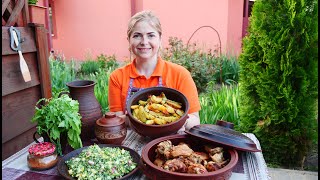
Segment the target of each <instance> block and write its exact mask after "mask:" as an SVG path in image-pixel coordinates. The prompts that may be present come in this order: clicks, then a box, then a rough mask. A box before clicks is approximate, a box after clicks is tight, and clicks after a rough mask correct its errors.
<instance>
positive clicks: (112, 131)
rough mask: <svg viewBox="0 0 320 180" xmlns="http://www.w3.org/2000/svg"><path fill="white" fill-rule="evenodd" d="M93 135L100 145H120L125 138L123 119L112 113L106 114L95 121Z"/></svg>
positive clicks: (125, 131)
mask: <svg viewBox="0 0 320 180" xmlns="http://www.w3.org/2000/svg"><path fill="white" fill-rule="evenodd" d="M94 133H95V136H96V138H97V140H98V141H99V142H100V143H103V144H118V145H120V144H121V143H122V142H123V140H124V139H125V138H126V135H127V128H126V124H125V121H124V119H122V118H120V117H118V116H116V114H115V113H114V112H107V113H106V114H105V116H104V117H102V118H100V119H98V120H97V121H96V125H95V128H94Z"/></svg>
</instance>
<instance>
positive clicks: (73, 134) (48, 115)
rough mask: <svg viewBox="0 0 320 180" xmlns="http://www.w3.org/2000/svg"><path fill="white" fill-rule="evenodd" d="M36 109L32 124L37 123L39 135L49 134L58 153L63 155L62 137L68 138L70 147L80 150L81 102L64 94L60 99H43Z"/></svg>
mask: <svg viewBox="0 0 320 180" xmlns="http://www.w3.org/2000/svg"><path fill="white" fill-rule="evenodd" d="M41 103H44V104H45V105H43V106H41V108H39V107H37V106H36V107H35V110H36V111H35V114H34V116H33V118H32V120H31V122H33V123H34V122H36V123H38V124H37V132H38V134H39V135H43V134H47V135H48V136H49V138H50V141H51V142H53V143H54V144H55V145H56V146H57V151H58V153H59V154H60V155H62V150H61V141H60V140H61V135H62V134H66V135H67V136H68V143H69V145H70V146H71V147H72V148H74V149H78V148H81V147H82V142H81V138H80V133H81V116H80V114H79V102H78V101H76V100H73V99H71V98H70V97H69V96H68V95H66V94H64V95H62V96H61V97H59V98H50V99H45V98H42V99H40V100H39V101H38V102H37V105H40V104H41Z"/></svg>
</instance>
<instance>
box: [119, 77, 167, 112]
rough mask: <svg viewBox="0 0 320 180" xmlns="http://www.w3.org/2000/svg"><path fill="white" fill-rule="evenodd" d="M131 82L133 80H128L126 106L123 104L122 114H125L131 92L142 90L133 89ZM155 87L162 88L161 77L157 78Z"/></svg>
mask: <svg viewBox="0 0 320 180" xmlns="http://www.w3.org/2000/svg"><path fill="white" fill-rule="evenodd" d="M133 80H134V79H133V78H130V81H129V88H128V93H127V97H126V104H125V107H124V110H123V112H125V110H126V107H127V104H128V101H129V99H130V97H131V94H132V92H133V91H132V90H133V89H135V90H136V92H138V91H140V90H142V89H144V88H135V87H133ZM157 86H158V87H162V86H163V84H162V77H161V76H159V78H158V85H157Z"/></svg>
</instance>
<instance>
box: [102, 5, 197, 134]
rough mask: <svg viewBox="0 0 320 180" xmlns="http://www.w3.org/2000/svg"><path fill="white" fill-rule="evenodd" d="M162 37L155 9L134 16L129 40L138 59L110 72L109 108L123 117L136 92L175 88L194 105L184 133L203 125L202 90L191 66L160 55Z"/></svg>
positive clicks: (190, 110)
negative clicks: (192, 75)
mask: <svg viewBox="0 0 320 180" xmlns="http://www.w3.org/2000/svg"><path fill="white" fill-rule="evenodd" d="M161 36H162V29H161V24H160V21H159V19H158V18H157V17H156V16H155V14H154V13H153V12H151V11H141V12H138V13H137V14H135V15H134V16H132V18H131V19H130V21H129V24H128V30H127V39H128V42H129V51H130V54H133V55H134V56H135V58H134V59H133V61H132V62H131V63H130V64H128V65H126V66H124V67H121V68H118V69H116V70H115V71H114V72H112V74H111V75H110V79H109V94H108V98H109V99H108V100H109V108H110V111H112V112H116V114H117V115H118V116H121V115H124V114H125V108H126V102H127V101H128V99H129V98H130V96H131V95H132V94H133V93H134V92H137V91H139V90H141V89H143V88H148V87H154V86H165V87H169V88H173V89H176V90H178V91H180V92H181V93H183V94H184V95H185V96H186V97H187V99H188V101H189V104H190V109H189V112H188V114H189V118H188V119H187V121H186V123H185V124H184V126H183V127H182V128H181V129H180V130H179V132H182V131H184V130H185V129H190V128H191V127H193V126H195V125H198V124H200V119H199V111H200V103H199V99H198V92H197V88H196V85H195V83H194V81H193V79H192V77H191V75H190V72H189V71H188V70H187V69H185V68H184V67H182V66H180V65H177V64H174V63H171V62H168V61H165V60H163V59H162V58H161V57H160V56H159V50H160V47H161ZM122 117H123V116H122ZM126 121H128V120H126Z"/></svg>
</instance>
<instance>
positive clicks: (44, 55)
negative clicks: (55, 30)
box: [29, 23, 52, 98]
mask: <svg viewBox="0 0 320 180" xmlns="http://www.w3.org/2000/svg"><path fill="white" fill-rule="evenodd" d="M29 26H30V27H33V28H34V29H35V36H36V37H35V39H36V48H37V50H38V51H37V56H38V61H39V77H40V83H41V84H42V86H41V94H42V97H44V98H51V97H52V92H51V79H50V64H49V52H48V51H49V50H48V40H47V30H46V28H45V27H44V25H43V24H35V23H30V24H29Z"/></svg>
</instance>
